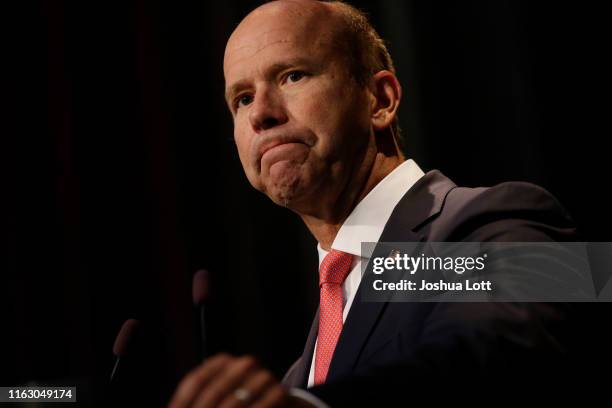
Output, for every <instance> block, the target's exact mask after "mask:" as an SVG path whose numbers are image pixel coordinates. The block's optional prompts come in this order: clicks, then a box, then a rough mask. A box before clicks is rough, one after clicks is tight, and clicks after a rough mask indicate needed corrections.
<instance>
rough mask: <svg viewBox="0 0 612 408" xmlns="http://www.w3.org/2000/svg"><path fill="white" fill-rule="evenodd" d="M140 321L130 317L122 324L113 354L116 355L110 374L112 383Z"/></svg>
mask: <svg viewBox="0 0 612 408" xmlns="http://www.w3.org/2000/svg"><path fill="white" fill-rule="evenodd" d="M139 325H140V322H139V321H138V320H136V319H128V320H126V321H125V323H123V326H121V330H119V333H118V334H117V338H115V344H113V354H114V355H115V357H116V359H115V366H114V367H113V371H112V372H111V375H110V381H111V383H112V382H113V380H114V379H115V377H116V376H117V370H118V369H119V362H120V361H121V358H122V357H125V356H126V355H127V352H128V348H129V345H130V342H131V340H132V339H133V338H134V333H135V332H136V331H137V330H138V327H139Z"/></svg>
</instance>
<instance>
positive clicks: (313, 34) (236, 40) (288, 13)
mask: <svg viewBox="0 0 612 408" xmlns="http://www.w3.org/2000/svg"><path fill="white" fill-rule="evenodd" d="M279 3H280V2H279ZM287 3H291V2H287ZM313 3H317V2H313ZM298 6H299V4H298ZM331 20H333V16H332V15H331V13H330V12H329V11H327V10H311V9H307V8H304V7H274V8H266V9H264V10H256V11H255V12H253V13H251V14H250V15H249V16H247V17H246V18H245V19H244V20H243V21H242V23H241V24H240V25H239V26H238V28H236V30H235V31H234V33H233V34H232V36H231V37H230V39H229V41H228V43H227V46H226V49H225V57H224V63H223V69H224V73H225V78H226V82H229V81H230V80H231V79H233V77H235V76H240V74H241V73H242V72H244V71H245V70H252V69H258V68H261V67H262V66H263V65H266V64H275V63H279V62H281V61H279V60H282V59H296V58H302V59H304V58H306V57H310V58H317V57H324V56H326V55H327V54H329V53H330V52H332V50H333V48H334V37H335V34H334V32H333V30H332V29H330V21H331Z"/></svg>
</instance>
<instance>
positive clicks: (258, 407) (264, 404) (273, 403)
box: [250, 384, 287, 408]
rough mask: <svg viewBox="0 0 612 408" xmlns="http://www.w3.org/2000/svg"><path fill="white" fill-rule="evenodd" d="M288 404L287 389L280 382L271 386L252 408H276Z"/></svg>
mask: <svg viewBox="0 0 612 408" xmlns="http://www.w3.org/2000/svg"><path fill="white" fill-rule="evenodd" d="M285 406H287V390H286V389H285V387H283V386H282V385H280V384H276V385H274V386H272V387H269V388H268V389H267V390H266V392H265V393H264V394H263V395H262V396H261V398H259V399H258V400H257V401H255V402H254V403H253V405H250V407H251V408H276V407H285Z"/></svg>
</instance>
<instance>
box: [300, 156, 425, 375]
mask: <svg viewBox="0 0 612 408" xmlns="http://www.w3.org/2000/svg"><path fill="white" fill-rule="evenodd" d="M424 174H425V173H423V170H421V168H420V167H419V166H418V165H417V164H416V163H415V162H414V160H406V161H405V162H403V163H402V164H401V165H399V166H398V167H396V168H395V169H394V170H393V171H392V172H391V173H389V174H388V175H387V176H386V177H385V178H384V179H382V180H381V182H380V183H378V184H377V185H376V186H375V187H374V188H373V189H372V191H370V192H369V193H368V195H366V196H365V197H364V198H363V200H361V201H360V202H359V203H358V204H357V206H356V207H355V208H354V209H353V211H352V212H351V214H350V215H349V216H348V218H347V219H346V220H345V221H344V223H343V224H342V227H340V230H339V231H338V234H337V235H336V238H335V239H334V242H333V243H332V246H331V247H332V249H335V250H338V251H342V252H347V253H349V254H352V255H353V265H352V268H351V271H350V272H349V274H348V276H347V277H346V279H345V281H344V283H343V284H342V301H343V310H342V322H343V323H344V321H346V316H347V315H348V313H349V310H350V309H351V305H352V304H353V299H354V298H355V293H356V292H357V288H358V287H359V283H360V282H361V262H366V263H367V262H368V258H367V257H362V254H361V243H362V242H378V240H379V239H380V236H381V234H382V232H383V230H384V228H385V225H386V224H387V221H388V220H389V217H391V213H392V212H393V210H394V209H395V206H396V205H397V204H398V203H399V201H400V200H401V198H402V197H403V196H404V194H406V192H408V190H409V189H410V188H411V187H412V186H413V185H414V183H416V182H417V180H419V179H420V178H421V177H422V176H423V175H424ZM317 251H318V252H319V268H320V267H321V263H322V262H323V259H324V258H325V256H326V255H327V254H328V251H326V250H325V249H323V248H321V245H317ZM316 352H317V345H316V343H315V348H314V354H313V356H312V363H311V365H310V374H309V376H308V387H312V386H313V385H314V370H315V369H314V367H315V355H316Z"/></svg>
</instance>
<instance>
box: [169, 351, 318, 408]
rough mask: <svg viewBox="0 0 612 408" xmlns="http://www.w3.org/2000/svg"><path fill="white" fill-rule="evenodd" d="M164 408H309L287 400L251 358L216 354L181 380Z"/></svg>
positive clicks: (293, 400)
mask: <svg viewBox="0 0 612 408" xmlns="http://www.w3.org/2000/svg"><path fill="white" fill-rule="evenodd" d="M168 407H169V408H184V407H194V408H195V407H198V408H200V407H202V408H204V407H206V408H208V407H211V408H212V407H221V408H234V407H235V408H238V407H254V408H272V407H296V408H297V407H311V405H310V404H308V403H306V402H305V401H303V400H301V399H298V398H294V397H291V396H290V395H289V394H288V393H287V390H286V389H285V388H284V387H283V386H282V385H281V384H280V383H279V382H278V381H277V380H276V379H275V378H274V376H273V375H272V373H271V372H269V371H268V370H266V369H264V368H262V367H260V365H259V364H258V362H257V360H256V359H255V358H254V357H251V356H244V357H234V356H230V355H228V354H217V355H215V356H213V357H211V358H209V359H207V360H205V361H204V362H203V363H202V364H200V365H199V366H198V367H196V368H194V369H193V370H192V371H191V372H190V373H189V374H187V375H186V376H185V377H184V378H183V379H182V380H181V382H180V383H179V385H178V387H177V389H176V391H175V392H174V396H173V397H172V400H171V401H170V404H169V405H168Z"/></svg>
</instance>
